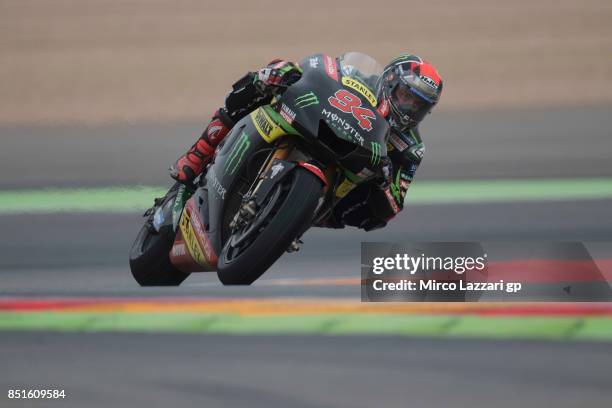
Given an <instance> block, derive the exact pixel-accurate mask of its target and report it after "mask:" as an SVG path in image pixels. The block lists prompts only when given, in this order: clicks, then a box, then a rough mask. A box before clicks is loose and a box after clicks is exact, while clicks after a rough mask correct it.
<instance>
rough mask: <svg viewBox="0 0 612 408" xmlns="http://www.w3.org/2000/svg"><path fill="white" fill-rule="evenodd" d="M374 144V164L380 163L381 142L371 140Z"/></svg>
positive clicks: (372, 144)
mask: <svg viewBox="0 0 612 408" xmlns="http://www.w3.org/2000/svg"><path fill="white" fill-rule="evenodd" d="M370 144H371V146H372V166H376V165H377V164H378V163H380V144H379V143H378V142H370Z"/></svg>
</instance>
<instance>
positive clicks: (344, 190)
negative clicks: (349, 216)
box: [336, 179, 357, 198]
mask: <svg viewBox="0 0 612 408" xmlns="http://www.w3.org/2000/svg"><path fill="white" fill-rule="evenodd" d="M355 186H357V185H356V184H355V183H353V182H352V181H350V180H349V179H344V181H343V182H342V183H340V185H339V186H338V187H337V188H336V197H338V198H344V197H346V195H347V194H348V193H350V192H351V190H352V189H354V188H355Z"/></svg>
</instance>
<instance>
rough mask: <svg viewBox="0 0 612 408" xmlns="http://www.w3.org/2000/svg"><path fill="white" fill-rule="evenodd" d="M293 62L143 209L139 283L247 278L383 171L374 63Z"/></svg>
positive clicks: (134, 259)
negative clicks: (201, 167)
mask: <svg viewBox="0 0 612 408" xmlns="http://www.w3.org/2000/svg"><path fill="white" fill-rule="evenodd" d="M299 64H300V67H302V70H303V74H302V76H301V78H300V79H299V80H298V81H297V82H295V83H293V84H291V85H286V86H285V87H286V89H285V90H284V92H282V94H280V95H279V96H276V97H274V99H273V100H272V101H271V103H270V104H268V105H264V106H262V107H259V108H257V109H256V110H254V111H253V112H252V113H250V114H249V115H247V116H245V117H244V118H243V119H241V120H240V121H238V122H237V123H236V124H235V126H234V127H233V128H232V130H231V131H230V133H229V134H228V135H227V136H226V138H225V139H224V140H223V141H222V142H221V144H220V145H219V146H218V148H217V151H216V153H215V157H214V159H213V160H212V162H211V163H210V164H209V166H208V168H207V170H206V172H205V173H204V175H202V176H201V177H200V178H199V180H198V181H197V182H196V183H195V184H194V185H193V186H185V185H182V184H178V183H176V184H175V185H174V186H172V188H171V189H170V190H169V191H168V193H167V194H166V195H165V196H164V197H162V198H159V199H156V200H155V204H154V206H153V207H152V208H150V209H149V210H147V212H146V213H145V217H146V221H145V224H144V226H143V227H142V228H141V230H140V232H139V233H138V236H137V237H136V240H135V241H134V243H133V245H132V248H131V250H130V268H131V271H132V274H133V276H134V278H135V279H136V281H137V282H138V283H139V284H140V285H142V286H160V285H162V286H176V285H180V284H181V282H183V281H184V280H185V279H186V278H187V277H188V276H189V274H190V273H192V272H206V271H216V272H217V276H218V278H219V280H220V281H221V282H222V283H223V284H225V285H248V284H251V283H253V282H254V281H255V280H256V279H258V278H259V277H260V276H261V275H262V274H263V273H264V272H265V271H266V270H267V269H268V268H269V267H270V266H271V265H272V264H273V263H274V262H275V261H276V260H277V259H278V258H279V257H280V256H281V255H282V254H283V253H284V252H285V251H288V252H291V251H295V250H297V249H299V244H300V243H301V241H300V237H301V236H302V235H303V234H304V232H306V230H308V229H309V228H310V227H312V226H322V225H324V224H325V220H326V219H327V218H328V217H329V215H330V213H331V211H332V210H333V208H334V206H335V205H336V204H337V203H338V202H339V201H340V200H341V199H342V198H343V197H345V196H346V195H347V194H348V193H349V192H350V191H351V190H352V189H353V188H355V187H356V186H357V185H359V184H361V183H366V182H370V181H372V180H373V179H375V178H381V177H382V169H381V168H382V166H381V164H382V163H384V161H385V158H386V156H387V149H386V142H385V137H386V135H387V133H388V130H389V125H388V123H387V121H386V120H385V119H384V118H383V116H382V115H381V111H378V110H377V106H378V101H377V98H376V89H375V87H376V84H377V80H378V78H379V77H380V74H381V73H382V68H381V66H380V64H378V62H376V61H375V60H374V59H373V58H371V57H369V56H367V55H365V54H361V53H355V52H352V53H347V54H344V55H343V56H341V57H339V58H334V57H330V56H327V55H322V54H317V55H312V56H309V57H306V58H304V59H303V60H302V61H300V63H299ZM383 105H384V104H383ZM381 106H382V105H381ZM379 109H381V108H379Z"/></svg>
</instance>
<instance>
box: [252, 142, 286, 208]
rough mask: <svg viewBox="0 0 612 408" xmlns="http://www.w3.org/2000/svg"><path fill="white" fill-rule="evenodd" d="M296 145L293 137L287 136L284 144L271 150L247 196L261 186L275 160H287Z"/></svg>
mask: <svg viewBox="0 0 612 408" xmlns="http://www.w3.org/2000/svg"><path fill="white" fill-rule="evenodd" d="M294 147H295V142H294V140H293V138H291V137H285V138H284V140H283V141H282V144H281V145H280V146H278V148H276V149H274V150H273V151H272V152H270V154H269V155H268V158H267V159H266V161H265V162H264V163H263V165H262V166H261V168H260V169H259V173H258V175H257V178H256V179H255V181H254V182H253V184H252V185H251V188H249V190H248V192H247V194H246V195H245V196H247V197H252V196H253V195H254V194H255V193H256V192H257V190H258V189H259V186H260V185H261V183H262V181H263V176H264V174H266V172H267V171H268V170H269V169H270V167H272V163H274V160H286V159H287V158H288V157H289V155H290V154H291V153H292V152H293V148H294Z"/></svg>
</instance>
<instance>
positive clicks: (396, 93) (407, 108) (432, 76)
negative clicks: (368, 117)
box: [378, 54, 442, 131]
mask: <svg viewBox="0 0 612 408" xmlns="http://www.w3.org/2000/svg"><path fill="white" fill-rule="evenodd" d="M378 93H379V97H380V99H381V100H384V101H386V102H387V103H388V104H389V107H390V119H389V122H390V123H391V126H392V127H394V128H396V129H397V130H399V131H405V130H408V129H410V128H412V127H414V126H416V125H417V124H419V122H420V121H421V120H423V118H424V117H425V115H427V114H428V113H429V112H430V111H431V109H432V108H433V107H434V106H435V104H436V103H438V101H439V100H440V95H441V93H442V78H440V75H438V72H437V71H436V69H435V68H434V66H433V65H431V64H430V63H429V62H427V61H425V60H424V59H422V58H420V57H418V56H416V55H410V54H401V55H400V56H398V57H396V58H395V59H393V60H392V61H391V62H390V63H389V64H388V65H387V66H386V67H385V69H384V71H383V73H382V75H381V81H380V83H379V89H378Z"/></svg>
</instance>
